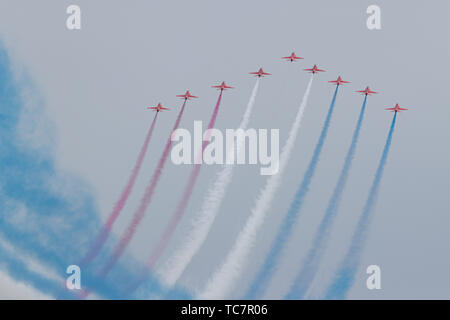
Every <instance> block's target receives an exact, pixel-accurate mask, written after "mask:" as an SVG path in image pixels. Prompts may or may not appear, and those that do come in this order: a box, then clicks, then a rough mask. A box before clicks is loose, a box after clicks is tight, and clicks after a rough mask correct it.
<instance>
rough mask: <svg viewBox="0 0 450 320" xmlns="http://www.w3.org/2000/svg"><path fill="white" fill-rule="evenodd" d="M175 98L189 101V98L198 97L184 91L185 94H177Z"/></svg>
mask: <svg viewBox="0 0 450 320" xmlns="http://www.w3.org/2000/svg"><path fill="white" fill-rule="evenodd" d="M177 97H179V98H181V99H184V100H190V99H191V98H198V97H196V96H193V95H192V94H191V93H190V92H189V90H188V91H186V93H185V94H179V95H177Z"/></svg>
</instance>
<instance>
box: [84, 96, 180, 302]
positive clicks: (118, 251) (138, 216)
mask: <svg viewBox="0 0 450 320" xmlns="http://www.w3.org/2000/svg"><path fill="white" fill-rule="evenodd" d="M186 102H187V100H184V103H183V106H182V107H181V110H180V112H179V113H178V117H177V120H176V121H175V124H174V126H173V129H172V131H171V132H170V136H169V138H168V139H167V143H166V146H165V148H164V151H163V154H162V155H161V158H160V159H159V162H158V166H157V167H156V169H155V172H154V173H153V175H152V177H151V179H150V182H149V184H148V185H147V188H146V189H145V193H144V196H143V197H142V199H141V203H140V205H139V207H138V209H137V210H136V211H135V212H134V214H133V219H132V220H131V223H130V224H129V225H128V226H127V229H126V230H125V233H124V234H123V235H122V237H121V238H120V240H119V243H118V244H117V245H116V246H115V248H114V252H113V254H112V256H111V258H110V259H109V260H108V262H107V263H106V264H105V266H104V267H103V268H102V269H101V270H100V272H99V275H98V276H99V277H101V278H102V277H105V276H106V275H107V274H108V273H109V271H111V269H112V267H114V265H115V264H116V262H117V260H119V258H120V257H121V256H122V254H123V252H124V251H125V249H126V247H127V246H128V244H129V243H130V241H131V239H132V238H133V236H134V234H135V232H136V229H137V227H138V225H139V223H140V222H141V220H142V218H144V215H145V211H146V210H147V208H148V206H149V205H150V202H151V200H152V196H153V192H154V191H155V188H156V185H157V184H158V181H159V178H160V176H161V173H162V170H163V168H164V165H165V163H166V160H167V157H168V156H169V151H170V147H171V146H172V140H171V137H172V133H173V132H174V131H175V130H176V129H177V128H178V126H179V125H180V122H181V117H182V116H183V112H184V107H185V106H186ZM90 293H91V290H85V291H84V292H82V293H81V294H79V295H78V296H79V298H81V299H84V298H86V297H87V296H88V295H89V294H90Z"/></svg>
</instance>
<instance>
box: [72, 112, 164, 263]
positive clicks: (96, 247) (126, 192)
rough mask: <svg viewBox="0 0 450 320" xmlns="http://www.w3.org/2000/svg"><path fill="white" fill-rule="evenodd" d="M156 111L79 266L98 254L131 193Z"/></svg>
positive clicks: (153, 125) (145, 150)
mask: <svg viewBox="0 0 450 320" xmlns="http://www.w3.org/2000/svg"><path fill="white" fill-rule="evenodd" d="M158 113H159V112H156V113H155V117H154V118H153V121H152V124H151V125H150V129H149V130H148V133H147V136H146V137H145V141H144V144H143V145H142V148H141V151H140V153H139V156H138V158H137V161H136V164H135V166H134V168H133V171H132V172H131V175H130V178H129V179H128V183H127V185H126V186H125V188H124V189H123V191H122V194H121V195H120V198H119V200H118V201H117V202H116V204H115V206H114V208H113V210H112V211H111V213H110V214H109V216H108V219H107V220H106V223H105V225H104V226H103V228H102V229H101V231H100V233H99V234H98V235H97V238H96V239H95V241H94V244H93V245H92V246H91V248H90V249H89V251H88V252H87V254H86V255H85V256H84V258H83V259H82V261H81V263H80V266H84V265H86V264H87V263H89V262H91V261H92V260H93V259H95V258H96V257H97V255H98V254H99V252H100V250H101V249H102V247H103V245H104V244H105V242H106V240H107V239H108V237H109V234H110V233H111V230H112V228H113V225H114V223H115V222H116V220H117V218H118V217H119V214H120V212H121V211H122V209H123V207H124V206H125V204H126V202H127V200H128V198H129V196H130V194H131V191H132V190H133V187H134V184H135V183H136V178H137V176H138V174H139V171H140V170H141V167H142V163H143V161H144V158H145V154H146V153H147V149H148V146H149V143H150V139H151V137H152V134H153V129H154V128H155V123H156V119H157V117H158Z"/></svg>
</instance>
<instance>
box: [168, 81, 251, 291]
mask: <svg viewBox="0 0 450 320" xmlns="http://www.w3.org/2000/svg"><path fill="white" fill-rule="evenodd" d="M259 80H260V78H258V79H257V80H256V83H255V86H254V87H253V90H252V93H251V96H250V100H249V101H248V104H247V108H246V110H245V113H244V115H243V117H242V120H241V123H240V125H239V129H242V130H245V129H246V128H247V126H248V122H249V120H250V115H251V113H252V110H253V106H254V104H255V99H256V94H257V92H258V87H259ZM244 141H245V138H243V137H241V138H238V139H237V153H238V154H239V153H240V152H242V151H243V150H242V146H243V143H244ZM227 157H228V159H234V148H233V149H231V150H228V152H227ZM227 163H228V161H227ZM233 168H234V165H232V164H230V165H224V166H223V167H222V170H220V171H219V173H218V174H217V178H216V180H215V182H214V184H213V185H212V188H210V189H209V192H208V194H207V195H206V197H205V199H204V201H203V205H202V209H201V210H200V211H199V212H198V214H197V215H196V216H195V217H194V219H193V221H192V224H191V230H190V231H189V234H188V236H187V238H186V239H184V242H183V243H182V244H181V246H180V247H178V249H177V250H176V252H175V254H173V255H172V256H171V257H170V258H169V259H168V260H167V262H166V263H165V265H164V266H163V268H161V270H159V274H160V275H161V278H162V280H163V281H164V282H165V284H166V285H167V286H168V287H172V286H173V285H174V284H175V283H176V282H177V281H178V279H179V278H180V276H181V275H182V274H183V272H184V270H185V269H186V267H187V266H188V265H189V263H190V262H191V260H192V258H193V257H194V256H195V254H196V253H197V252H198V250H199V249H200V248H201V246H202V245H203V243H204V242H205V240H206V238H207V236H208V234H209V231H210V229H211V226H212V224H213V222H214V219H215V218H216V216H217V213H218V212H219V208H220V205H221V203H222V201H223V198H224V197H225V194H226V191H227V188H228V185H229V184H230V182H231V178H232V176H233Z"/></svg>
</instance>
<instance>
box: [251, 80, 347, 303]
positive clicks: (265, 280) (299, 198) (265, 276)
mask: <svg viewBox="0 0 450 320" xmlns="http://www.w3.org/2000/svg"><path fill="white" fill-rule="evenodd" d="M338 89H339V86H336V90H335V91H334V95H333V99H332V100H331V104H330V108H329V109H328V114H327V117H326V119H325V122H324V124H323V127H322V132H321V133H320V137H319V140H318V141H317V144H316V147H315V149H314V153H313V156H312V158H311V162H310V163H309V166H308V168H307V170H306V172H305V175H304V176H303V180H302V183H301V184H300V187H299V188H298V190H297V193H296V194H295V197H294V200H293V201H292V203H291V206H290V208H289V211H288V213H287V215H286V217H285V218H284V220H283V223H282V225H281V228H280V230H279V231H278V234H277V236H276V238H275V241H274V243H273V245H272V247H271V249H270V251H269V254H268V255H267V257H266V259H265V260H264V264H263V265H262V267H261V268H260V270H259V272H258V274H257V276H256V277H255V279H254V280H253V282H252V284H251V285H250V288H249V289H248V291H247V294H246V298H247V299H258V298H259V297H261V295H262V294H263V292H264V290H265V289H266V287H267V286H268V284H269V281H270V279H271V278H272V275H273V273H274V271H275V265H276V264H277V263H278V260H279V259H280V256H281V252H282V249H283V247H284V245H285V244H286V242H287V240H288V238H289V236H290V235H291V233H292V228H293V227H294V225H295V222H296V220H297V219H298V216H299V214H300V211H301V208H302V206H303V200H304V198H305V196H306V194H307V193H308V191H309V185H310V183H311V180H312V178H313V176H314V172H315V170H316V166H317V163H318V162H319V157H320V154H321V152H322V148H323V145H324V142H325V139H326V137H327V134H328V128H329V126H330V122H331V117H332V115H333V110H334V105H335V103H336V97H337V93H338Z"/></svg>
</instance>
